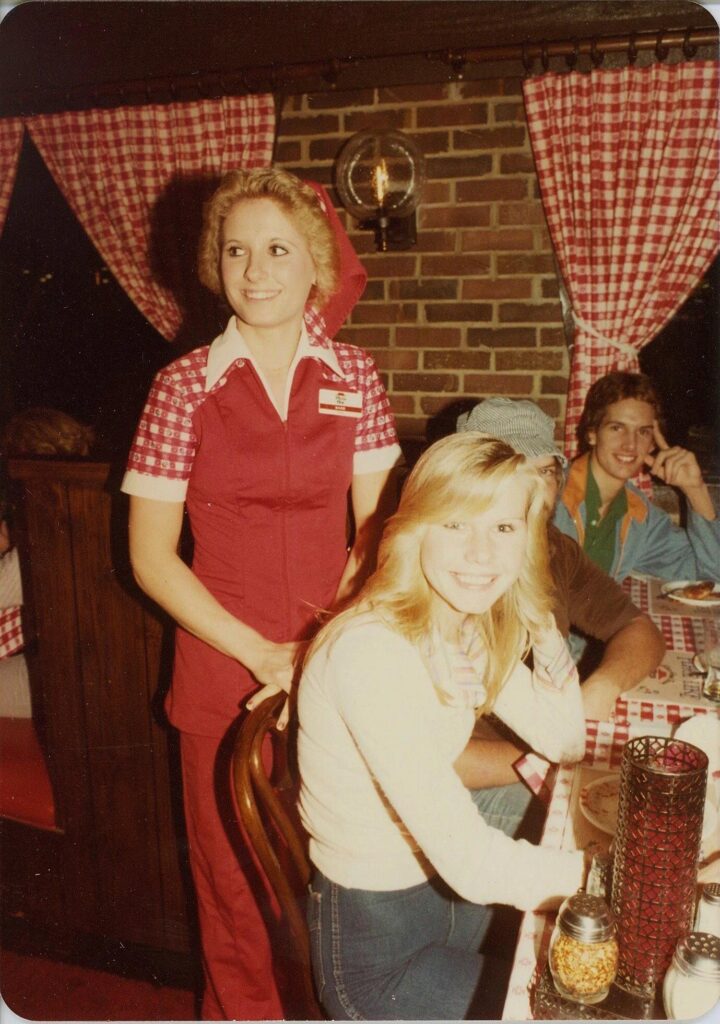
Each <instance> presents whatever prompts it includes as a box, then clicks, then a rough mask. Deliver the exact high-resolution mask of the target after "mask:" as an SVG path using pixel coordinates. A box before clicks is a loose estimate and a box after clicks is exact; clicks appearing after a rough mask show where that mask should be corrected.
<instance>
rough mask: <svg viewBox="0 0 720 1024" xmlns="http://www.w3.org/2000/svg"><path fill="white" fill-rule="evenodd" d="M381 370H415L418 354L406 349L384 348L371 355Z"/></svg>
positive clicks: (418, 361) (418, 360)
mask: <svg viewBox="0 0 720 1024" xmlns="http://www.w3.org/2000/svg"><path fill="white" fill-rule="evenodd" d="M373 355H374V359H375V362H376V363H377V365H378V366H379V367H380V369H381V370H417V368H418V365H419V363H420V353H419V352H415V351H413V350H412V349H407V348H384V349H381V350H380V349H379V350H378V351H377V352H375V353H373Z"/></svg>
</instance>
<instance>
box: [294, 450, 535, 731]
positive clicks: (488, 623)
mask: <svg viewBox="0 0 720 1024" xmlns="http://www.w3.org/2000/svg"><path fill="white" fill-rule="evenodd" d="M512 477H516V478H521V479H525V480H527V512H526V514H527V547H526V552H525V559H524V562H523V566H522V569H521V571H520V575H519V577H518V578H517V580H516V581H515V582H514V583H513V584H512V585H511V586H510V587H509V588H508V590H507V591H506V592H505V593H504V594H503V595H502V596H501V597H500V598H498V600H497V601H496V602H495V603H494V604H493V606H492V607H491V608H489V609H488V610H487V611H485V612H483V613H482V614H481V615H476V616H473V618H474V620H475V621H474V625H475V628H476V629H477V631H478V633H479V634H480V637H481V639H482V641H483V644H484V646H485V649H486V650H487V652H488V677H487V679H486V680H485V686H486V689H487V693H488V699H487V701H486V703H485V705H484V707H482V708H480V709H479V714H484V713H487V712H488V711H489V710H490V708H491V707H492V705H493V704H494V702H495V700H496V699H497V695H498V693H499V692H500V690H501V688H502V686H503V683H504V682H505V680H506V679H507V677H508V675H509V674H510V672H511V671H512V669H513V668H514V666H515V665H516V664H517V662H518V659H519V658H520V657H521V656H522V655H524V654H525V653H526V652H527V650H528V648H529V645H530V637H531V636H532V635H534V634H535V633H537V632H538V630H540V629H542V628H545V627H546V626H547V624H548V620H549V616H550V613H551V607H552V581H551V576H550V569H549V564H548V548H547V511H546V509H545V507H544V500H543V484H542V481H541V478H540V475H539V473H538V472H537V470H535V469H534V468H533V467H532V466H530V465H529V463H528V462H527V461H526V459H525V457H524V456H523V455H518V454H517V452H515V451H514V450H513V449H512V448H511V447H510V446H509V445H507V444H505V442H504V441H498V440H496V439H494V438H489V437H488V436H487V435H485V434H481V433H478V432H476V431H467V432H464V433H462V434H453V435H451V436H449V437H445V438H443V439H442V440H440V441H437V442H436V443H435V444H434V445H432V446H431V447H430V448H428V449H427V451H426V452H425V453H424V454H423V455H422V456H421V457H420V459H419V460H418V462H417V463H416V465H415V468H414V469H413V471H412V473H411V474H410V476H409V477H408V479H407V481H406V483H405V485H404V487H403V492H402V496H401V499H400V505H399V507H398V510H397V512H396V513H395V515H394V516H392V518H391V519H389V520H388V523H387V525H386V527H385V532H384V534H383V539H382V542H381V544H380V550H379V553H378V568H377V570H376V572H375V573H374V574H373V575H372V576H371V577H370V579H369V580H368V581H367V582H366V584H365V586H364V587H363V589H362V591H361V592H360V594H359V595H358V596H357V597H356V598H355V600H354V601H353V602H352V604H351V605H350V606H349V607H348V608H346V609H345V610H344V611H342V612H341V613H340V614H339V615H338V616H337V617H336V618H334V619H333V620H332V621H331V622H330V623H329V624H328V625H327V626H325V628H324V629H323V630H322V631H321V632H320V633H319V634H318V636H317V638H316V639H315V641H314V643H313V645H312V647H311V649H310V653H312V651H314V650H317V648H318V647H320V646H322V645H323V644H324V643H326V642H327V641H329V640H331V639H332V638H333V637H334V636H336V635H337V634H338V633H339V632H340V630H341V629H342V627H343V625H344V624H345V623H347V622H348V620H349V619H350V618H351V617H354V616H356V615H358V614H360V613H362V612H371V613H372V614H374V615H376V616H377V617H378V618H380V619H382V620H383V621H384V622H386V623H387V624H388V625H389V626H390V627H391V628H392V629H394V630H396V631H397V632H398V633H400V634H402V635H403V636H404V637H406V638H407V639H408V640H409V641H410V642H411V643H414V644H417V643H419V642H420V640H421V639H422V637H423V636H426V635H428V634H429V633H430V632H431V630H432V625H433V623H432V604H433V601H432V590H431V588H430V585H429V583H428V582H427V580H426V579H425V576H424V574H423V571H422V568H421V564H420V548H421V545H422V541H423V537H424V536H425V532H426V530H427V528H428V526H430V525H432V524H436V523H443V522H447V521H448V520H450V519H470V518H473V517H475V516H478V515H481V514H482V513H483V512H484V511H485V510H486V509H488V508H489V507H490V506H491V505H492V503H493V501H494V500H495V497H496V494H497V491H498V489H499V488H500V487H502V485H503V484H504V483H505V482H506V481H507V480H509V479H510V478H512Z"/></svg>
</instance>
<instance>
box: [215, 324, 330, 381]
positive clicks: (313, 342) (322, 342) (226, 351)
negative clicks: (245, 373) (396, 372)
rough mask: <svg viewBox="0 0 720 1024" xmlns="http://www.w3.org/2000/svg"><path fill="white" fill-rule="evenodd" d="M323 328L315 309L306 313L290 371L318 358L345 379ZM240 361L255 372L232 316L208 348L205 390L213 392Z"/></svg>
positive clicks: (248, 351)
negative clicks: (299, 364) (250, 365)
mask: <svg viewBox="0 0 720 1024" xmlns="http://www.w3.org/2000/svg"><path fill="white" fill-rule="evenodd" d="M324 326H325V325H324V321H323V319H322V317H321V316H319V315H318V314H317V313H316V312H315V311H314V310H312V309H311V310H307V311H306V313H305V322H304V323H303V327H302V331H301V334H300V342H299V344H298V347H297V351H296V352H295V358H294V359H293V361H292V366H291V369H292V368H294V367H295V366H296V365H297V364H298V363H299V362H300V360H301V359H305V358H309V359H319V360H321V362H323V363H325V365H326V366H327V367H328V368H329V369H330V370H332V372H333V373H334V374H336V375H337V376H338V377H342V378H343V379H345V376H346V375H345V373H344V371H343V370H342V368H341V367H340V363H339V362H338V358H337V356H336V354H335V349H334V348H333V345H332V342H331V341H330V339H329V338H328V337H327V335H326V334H325V330H324ZM239 359H246V360H247V361H248V362H250V363H252V364H253V366H254V367H255V368H256V369H257V363H256V361H255V358H254V357H253V354H252V352H251V351H250V349H249V348H248V344H247V342H246V341H245V339H244V338H243V336H242V334H241V333H240V331H239V330H238V327H237V321H236V319H235V317H234V316H231V317H230V320H229V321H228V325H227V327H226V328H225V330H224V331H223V333H222V334H220V335H218V337H217V338H216V339H215V340H214V341H213V342H212V344H211V345H210V350H209V352H208V358H207V370H206V375H205V391H206V392H208V391H212V389H213V388H214V387H215V385H216V384H217V383H218V381H219V380H220V379H221V378H222V377H223V376H224V375H225V374H226V373H227V371H228V370H229V369H230V367H231V366H232V365H233V363H236V362H237V361H238V360H239Z"/></svg>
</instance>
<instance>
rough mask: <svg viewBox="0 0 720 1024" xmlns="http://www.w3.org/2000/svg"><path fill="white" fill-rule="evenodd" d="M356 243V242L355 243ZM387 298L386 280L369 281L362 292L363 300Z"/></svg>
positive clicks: (372, 300) (370, 300)
mask: <svg viewBox="0 0 720 1024" xmlns="http://www.w3.org/2000/svg"><path fill="white" fill-rule="evenodd" d="M353 244H354V243H353ZM384 299H385V282H384V281H368V283H367V284H366V285H365V291H364V292H363V293H362V301H363V302H379V301H381V300H384Z"/></svg>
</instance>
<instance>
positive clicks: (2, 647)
mask: <svg viewBox="0 0 720 1024" xmlns="http://www.w3.org/2000/svg"><path fill="white" fill-rule="evenodd" d="M23 645H24V640H23V631H22V608H21V606H20V605H11V606H10V607H9V608H0V658H9V657H10V655H11V654H17V653H18V651H21V650H22V649H23Z"/></svg>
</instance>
